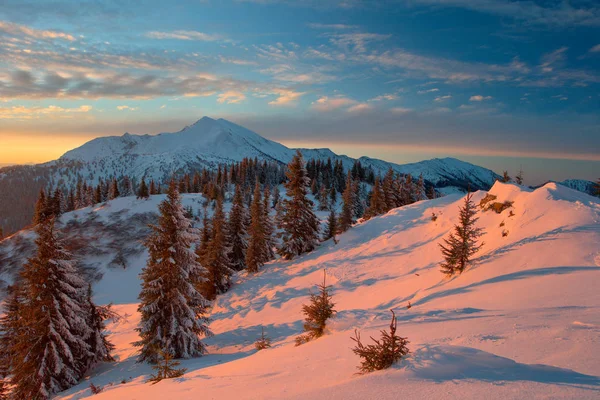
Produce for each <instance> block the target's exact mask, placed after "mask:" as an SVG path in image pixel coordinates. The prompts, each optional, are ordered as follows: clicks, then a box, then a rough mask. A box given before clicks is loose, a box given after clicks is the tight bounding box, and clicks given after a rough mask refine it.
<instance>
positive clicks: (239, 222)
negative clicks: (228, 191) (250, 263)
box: [227, 185, 248, 271]
mask: <svg viewBox="0 0 600 400" xmlns="http://www.w3.org/2000/svg"><path fill="white" fill-rule="evenodd" d="M247 226H248V213H247V211H246V207H245V206H244V197H243V195H242V190H241V185H236V186H235V194H234V195H233V204H232V205H231V211H230V212H229V222H228V229H227V231H228V235H229V238H228V241H229V246H230V248H231V250H230V252H229V260H230V261H231V268H233V269H234V270H236V271H241V270H243V269H244V268H246V249H247V248H248V239H247V232H246V231H247Z"/></svg>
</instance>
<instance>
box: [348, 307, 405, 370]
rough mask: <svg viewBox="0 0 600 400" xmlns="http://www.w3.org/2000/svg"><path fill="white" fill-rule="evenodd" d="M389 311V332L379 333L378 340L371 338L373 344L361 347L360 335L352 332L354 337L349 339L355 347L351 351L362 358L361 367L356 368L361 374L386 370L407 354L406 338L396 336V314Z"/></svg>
mask: <svg viewBox="0 0 600 400" xmlns="http://www.w3.org/2000/svg"><path fill="white" fill-rule="evenodd" d="M390 311H392V322H391V323H390V332H389V333H388V332H387V331H381V339H380V340H376V339H373V338H372V337H371V340H373V342H374V344H369V345H366V346H365V345H363V344H362V342H361V340H360V333H359V332H358V331H354V337H353V338H351V339H352V340H354V342H355V343H356V347H355V348H354V349H352V351H353V352H354V354H356V355H357V356H359V357H360V358H362V361H361V365H360V366H359V367H358V369H359V370H360V373H362V374H366V373H368V372H373V371H379V370H382V369H387V368H389V367H391V366H392V365H393V364H394V363H395V362H398V361H399V360H400V359H402V357H404V356H405V355H407V354H408V353H409V350H408V347H407V345H408V343H409V342H408V340H407V338H403V337H400V336H398V335H396V328H397V320H396V314H394V311H393V310H390Z"/></svg>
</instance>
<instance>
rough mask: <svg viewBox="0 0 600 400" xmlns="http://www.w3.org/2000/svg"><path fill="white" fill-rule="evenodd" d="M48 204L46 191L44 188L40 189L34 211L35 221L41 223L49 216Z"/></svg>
mask: <svg viewBox="0 0 600 400" xmlns="http://www.w3.org/2000/svg"><path fill="white" fill-rule="evenodd" d="M48 216H49V215H48V205H47V203H46V192H45V191H44V189H41V190H40V194H39V195H38V199H37V202H36V203H35V210H34V212H33V223H34V224H36V225H37V224H40V223H42V222H44V221H45V220H46V219H47V218H48Z"/></svg>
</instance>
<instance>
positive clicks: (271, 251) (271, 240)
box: [262, 186, 276, 263]
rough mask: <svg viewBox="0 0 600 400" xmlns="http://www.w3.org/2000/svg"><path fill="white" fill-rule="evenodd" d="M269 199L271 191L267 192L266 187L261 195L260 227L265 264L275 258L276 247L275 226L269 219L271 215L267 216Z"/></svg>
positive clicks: (267, 188)
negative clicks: (263, 240) (263, 237)
mask: <svg viewBox="0 0 600 400" xmlns="http://www.w3.org/2000/svg"><path fill="white" fill-rule="evenodd" d="M270 198H271V191H270V190H269V187H268V186H267V187H266V188H265V193H264V195H263V205H262V212H263V222H262V226H263V233H264V235H265V251H264V258H263V261H264V262H265V263H267V262H269V261H271V260H272V259H274V258H275V247H276V243H275V236H274V234H275V226H274V225H273V219H272V218H271V215H270V214H269V211H270V210H269V200H270Z"/></svg>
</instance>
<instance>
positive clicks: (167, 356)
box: [148, 349, 187, 385]
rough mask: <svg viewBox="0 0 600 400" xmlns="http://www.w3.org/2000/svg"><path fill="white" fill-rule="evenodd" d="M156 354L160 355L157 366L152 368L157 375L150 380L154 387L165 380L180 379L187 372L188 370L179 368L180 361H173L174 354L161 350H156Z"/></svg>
mask: <svg viewBox="0 0 600 400" xmlns="http://www.w3.org/2000/svg"><path fill="white" fill-rule="evenodd" d="M156 353H157V354H158V357H157V360H156V364H155V365H153V366H152V369H153V370H155V371H156V374H153V375H150V379H149V380H148V382H152V384H153V385H154V384H155V383H158V382H160V381H162V380H163V379H173V378H179V377H181V376H183V375H184V374H185V372H186V371H187V369H186V368H177V367H178V366H179V361H176V360H174V359H173V358H174V357H173V354H171V352H170V351H168V350H162V349H161V350H156Z"/></svg>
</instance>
